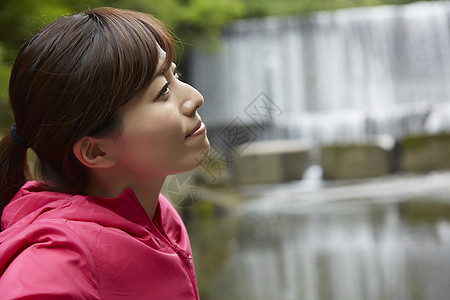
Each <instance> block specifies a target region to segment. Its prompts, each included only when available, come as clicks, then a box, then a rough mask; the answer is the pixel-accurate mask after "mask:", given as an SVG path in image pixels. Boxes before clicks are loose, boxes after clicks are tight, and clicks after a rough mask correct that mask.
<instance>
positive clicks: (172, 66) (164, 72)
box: [154, 62, 177, 78]
mask: <svg viewBox="0 0 450 300" xmlns="http://www.w3.org/2000/svg"><path fill="white" fill-rule="evenodd" d="M172 68H175V69H176V68H177V65H176V64H175V63H173V62H172V63H171V64H170V65H169V66H168V67H167V68H161V69H159V71H158V72H156V73H155V75H154V78H156V77H159V76H164V75H166V73H167V71H169V70H170V69H172Z"/></svg>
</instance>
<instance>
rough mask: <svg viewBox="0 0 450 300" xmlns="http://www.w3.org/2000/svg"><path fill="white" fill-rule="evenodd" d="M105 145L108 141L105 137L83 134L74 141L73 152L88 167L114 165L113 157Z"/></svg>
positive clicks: (96, 167) (95, 167) (101, 167)
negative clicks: (99, 137) (83, 135)
mask: <svg viewBox="0 0 450 300" xmlns="http://www.w3.org/2000/svg"><path fill="white" fill-rule="evenodd" d="M107 145H108V141H107V140H105V139H97V138H93V137H90V136H85V137H83V138H81V139H80V140H78V141H77V142H76V143H75V145H74V146H73V153H74V154H75V156H76V157H77V159H78V160H79V161H80V162H81V163H82V164H83V165H85V166H86V167H88V168H93V169H104V168H110V167H112V166H114V164H115V159H114V157H113V156H112V155H111V153H109V151H108V150H107V149H108V146H107Z"/></svg>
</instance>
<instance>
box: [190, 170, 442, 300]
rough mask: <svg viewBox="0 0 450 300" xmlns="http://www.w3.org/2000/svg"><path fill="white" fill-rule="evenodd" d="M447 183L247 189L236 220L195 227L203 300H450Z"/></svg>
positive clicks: (388, 181)
mask: <svg viewBox="0 0 450 300" xmlns="http://www.w3.org/2000/svg"><path fill="white" fill-rule="evenodd" d="M448 180H450V174H448V173H441V174H433V175H429V176H420V177H392V178H385V179H382V180H377V181H371V182H360V183H356V184H353V185H350V186H349V185H345V186H333V187H328V188H327V187H325V188H322V189H320V190H315V191H311V190H307V189H305V188H304V187H302V186H301V183H297V184H294V185H290V186H289V185H283V186H278V187H277V188H278V189H277V188H276V187H273V186H272V187H270V189H268V190H266V191H262V192H261V187H259V188H257V189H255V190H253V191H250V190H247V191H243V193H244V194H245V195H246V196H247V197H248V198H252V199H249V200H248V202H247V203H246V204H245V205H243V206H242V207H241V208H240V209H239V211H238V212H237V213H236V214H235V215H234V216H232V217H228V218H221V219H218V220H214V222H210V223H208V224H205V223H203V224H199V223H197V225H193V224H191V225H190V226H191V228H192V229H194V228H193V227H192V226H194V227H195V230H194V231H195V233H194V232H193V241H192V242H193V248H194V251H195V253H194V254H196V258H197V269H198V272H199V284H200V287H201V289H202V299H204V300H205V299H214V300H215V299H217V300H219V299H258V300H259V299H261V300H264V299H308V300H316V299H327V300H329V299H338V300H339V299H342V300H344V299H345V300H361V299H368V300H372V299H373V300H381V299H395V300H403V299H405V300H415V299H417V300H419V299H420V300H428V299H433V300H438V299H439V300H440V299H447V298H446V297H448V295H449V294H450V201H449V199H450V196H448V197H447V198H445V196H446V195H448V193H447V192H449V191H450V188H448V187H447V185H446V182H449V181H448ZM364 191H365V192H364ZM333 194H334V196H335V197H333ZM289 195H290V196H289ZM203 222H204V221H203ZM205 232H207V235H208V237H206V234H205ZM199 241H202V242H201V245H199ZM200 249H201V250H200ZM204 259H206V260H207V261H208V266H209V267H208V266H206V264H205V262H204V261H203V260H204ZM201 261H203V263H200V264H199V262H201Z"/></svg>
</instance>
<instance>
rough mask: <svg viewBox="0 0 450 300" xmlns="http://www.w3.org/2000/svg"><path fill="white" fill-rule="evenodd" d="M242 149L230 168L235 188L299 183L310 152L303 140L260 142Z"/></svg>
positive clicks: (244, 146) (243, 146)
mask: <svg viewBox="0 0 450 300" xmlns="http://www.w3.org/2000/svg"><path fill="white" fill-rule="evenodd" d="M241 147H242V148H241V150H240V151H238V153H240V154H239V155H236V156H235V158H234V163H233V164H232V169H233V174H234V180H235V182H236V183H238V184H259V183H282V182H287V181H292V180H300V179H301V178H302V176H303V172H304V171H305V170H306V168H307V167H308V165H309V150H310V149H309V147H308V146H307V145H306V144H305V143H304V142H303V141H302V140H271V141H259V142H252V143H250V144H245V145H242V146H241ZM242 149H243V150H242Z"/></svg>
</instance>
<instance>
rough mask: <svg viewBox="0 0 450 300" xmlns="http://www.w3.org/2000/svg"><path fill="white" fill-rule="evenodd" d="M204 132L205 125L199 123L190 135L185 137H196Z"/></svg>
mask: <svg viewBox="0 0 450 300" xmlns="http://www.w3.org/2000/svg"><path fill="white" fill-rule="evenodd" d="M205 131H206V126H205V123H203V122H202V121H200V122H199V124H198V125H197V127H195V129H194V131H193V132H192V133H190V134H189V135H187V136H186V137H187V138H188V137H191V136H197V135H200V134H202V133H204V132H205Z"/></svg>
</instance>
